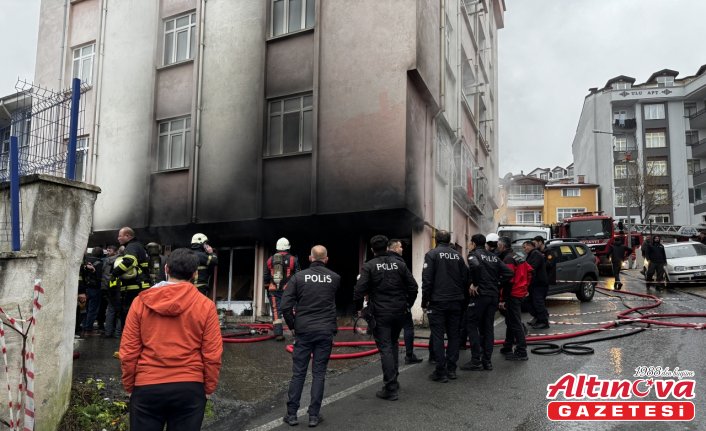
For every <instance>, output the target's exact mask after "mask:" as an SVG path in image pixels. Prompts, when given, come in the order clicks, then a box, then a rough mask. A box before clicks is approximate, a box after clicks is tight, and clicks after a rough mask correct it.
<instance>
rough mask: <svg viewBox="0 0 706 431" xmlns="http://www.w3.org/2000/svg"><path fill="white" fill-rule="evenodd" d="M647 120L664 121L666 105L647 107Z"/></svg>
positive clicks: (658, 104)
mask: <svg viewBox="0 0 706 431" xmlns="http://www.w3.org/2000/svg"><path fill="white" fill-rule="evenodd" d="M645 120H664V104H663V103H653V104H650V105H645Z"/></svg>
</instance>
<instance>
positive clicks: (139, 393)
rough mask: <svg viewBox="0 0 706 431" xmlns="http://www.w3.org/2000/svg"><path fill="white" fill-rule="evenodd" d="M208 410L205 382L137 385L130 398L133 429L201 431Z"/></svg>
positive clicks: (146, 430)
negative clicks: (205, 412)
mask: <svg viewBox="0 0 706 431" xmlns="http://www.w3.org/2000/svg"><path fill="white" fill-rule="evenodd" d="M205 409H206V394H205V392H204V389H203V383H199V382H179V383H162V384H158V385H145V386H135V388H134V389H133V391H132V395H131V396H130V429H131V430H140V431H162V430H163V429H164V425H165V424H166V425H167V431H198V430H200V429H201V422H202V421H203V414H204V411H205Z"/></svg>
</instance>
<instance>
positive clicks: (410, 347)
mask: <svg viewBox="0 0 706 431" xmlns="http://www.w3.org/2000/svg"><path fill="white" fill-rule="evenodd" d="M402 330H403V331H404V349H405V355H406V356H412V355H413V354H414V320H412V313H407V314H405V316H404V326H403V327H402Z"/></svg>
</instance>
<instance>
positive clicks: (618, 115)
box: [613, 111, 628, 126]
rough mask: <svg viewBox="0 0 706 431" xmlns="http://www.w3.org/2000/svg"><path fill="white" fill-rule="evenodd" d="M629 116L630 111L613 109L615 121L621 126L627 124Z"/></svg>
mask: <svg viewBox="0 0 706 431" xmlns="http://www.w3.org/2000/svg"><path fill="white" fill-rule="evenodd" d="M627 117H628V111H613V122H614V123H618V124H620V125H621V126H624V125H625V120H626V119H627Z"/></svg>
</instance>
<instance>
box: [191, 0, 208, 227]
mask: <svg viewBox="0 0 706 431" xmlns="http://www.w3.org/2000/svg"><path fill="white" fill-rule="evenodd" d="M199 15H200V17H199V61H198V67H197V69H196V73H197V74H198V80H197V84H196V121H194V126H195V129H196V130H195V133H194V184H193V190H192V194H191V196H192V199H191V222H192V223H196V221H197V220H198V217H197V208H198V206H197V204H198V196H199V153H200V150H201V111H202V106H201V96H202V92H203V53H204V48H205V45H204V38H205V33H206V32H205V29H204V27H205V22H206V0H201V10H200V13H199Z"/></svg>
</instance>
